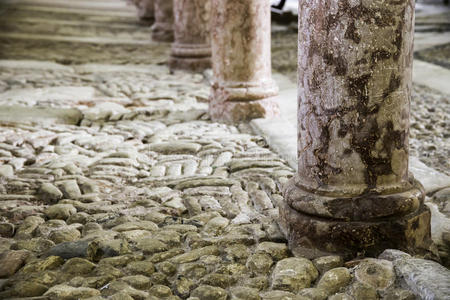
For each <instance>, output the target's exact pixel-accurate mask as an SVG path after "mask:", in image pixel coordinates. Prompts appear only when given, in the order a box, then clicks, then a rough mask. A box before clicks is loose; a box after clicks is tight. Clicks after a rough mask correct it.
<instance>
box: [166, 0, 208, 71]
mask: <svg viewBox="0 0 450 300" xmlns="http://www.w3.org/2000/svg"><path fill="white" fill-rule="evenodd" d="M210 4H211V2H210V0H174V17H175V26H174V29H175V42H174V43H173V44H172V53H171V57H170V68H171V69H184V70H189V71H194V72H198V71H203V70H204V69H207V68H209V67H211V43H210V37H209V13H210V6H211V5H210Z"/></svg>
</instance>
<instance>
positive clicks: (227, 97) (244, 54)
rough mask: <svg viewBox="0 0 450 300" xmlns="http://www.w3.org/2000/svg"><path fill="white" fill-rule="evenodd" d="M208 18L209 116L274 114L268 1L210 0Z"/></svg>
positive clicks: (238, 118)
mask: <svg viewBox="0 0 450 300" xmlns="http://www.w3.org/2000/svg"><path fill="white" fill-rule="evenodd" d="M211 24H212V25H211V46H212V61H213V75H214V78H213V85H212V91H211V97H210V107H209V112H210V115H211V118H212V119H213V120H216V121H222V122H227V123H236V122H245V121H249V120H251V119H254V118H264V117H272V116H275V115H277V114H278V105H277V104H276V103H275V101H274V99H273V96H276V95H277V93H278V88H277V86H276V84H275V82H274V81H273V80H272V69H271V68H272V65H271V42H270V40H271V38H270V35H271V31H270V26H271V24H270V1H268V0H263V1H261V0H246V1H240V0H230V1H221V0H212V3H211Z"/></svg>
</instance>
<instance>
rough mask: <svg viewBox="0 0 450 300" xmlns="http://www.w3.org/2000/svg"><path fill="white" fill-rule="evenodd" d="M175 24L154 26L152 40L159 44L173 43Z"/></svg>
mask: <svg viewBox="0 0 450 300" xmlns="http://www.w3.org/2000/svg"><path fill="white" fill-rule="evenodd" d="M172 26H173V24H171V23H154V24H153V26H152V40H154V41H157V42H173V40H174V33H173V28H172Z"/></svg>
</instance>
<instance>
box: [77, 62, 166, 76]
mask: <svg viewBox="0 0 450 300" xmlns="http://www.w3.org/2000/svg"><path fill="white" fill-rule="evenodd" d="M73 69H74V70H75V71H76V72H77V73H112V72H138V73H149V74H154V73H155V72H156V71H158V72H164V73H166V74H167V73H169V69H168V68H167V67H166V66H155V65H128V64H127V65H109V64H84V65H77V66H73Z"/></svg>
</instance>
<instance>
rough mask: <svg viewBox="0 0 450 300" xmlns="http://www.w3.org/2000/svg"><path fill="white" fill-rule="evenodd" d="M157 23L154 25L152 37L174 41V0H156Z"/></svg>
mask: <svg viewBox="0 0 450 300" xmlns="http://www.w3.org/2000/svg"><path fill="white" fill-rule="evenodd" d="M154 3H155V23H154V24H153V26H152V39H153V40H155V41H159V42H172V41H173V39H174V36H173V0H154Z"/></svg>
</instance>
